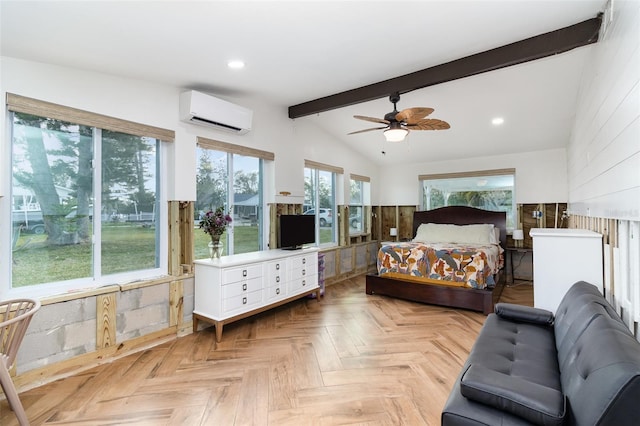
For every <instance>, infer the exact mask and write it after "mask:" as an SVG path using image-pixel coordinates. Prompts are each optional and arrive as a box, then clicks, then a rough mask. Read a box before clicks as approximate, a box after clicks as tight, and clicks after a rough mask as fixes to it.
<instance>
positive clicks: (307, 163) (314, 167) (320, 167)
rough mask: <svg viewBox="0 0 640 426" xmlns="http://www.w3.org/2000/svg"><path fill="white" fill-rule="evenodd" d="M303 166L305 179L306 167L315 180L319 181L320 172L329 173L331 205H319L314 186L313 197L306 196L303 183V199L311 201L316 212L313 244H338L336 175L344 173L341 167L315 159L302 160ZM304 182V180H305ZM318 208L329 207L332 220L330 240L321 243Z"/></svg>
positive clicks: (332, 245)
mask: <svg viewBox="0 0 640 426" xmlns="http://www.w3.org/2000/svg"><path fill="white" fill-rule="evenodd" d="M304 168H305V171H304V172H303V175H304V179H305V181H306V178H307V173H306V169H309V170H311V173H312V174H313V175H315V182H317V183H319V182H320V172H328V173H331V196H330V198H331V204H332V205H331V207H330V208H329V207H322V206H320V205H319V204H320V196H319V192H320V191H319V190H318V189H317V188H316V190H315V191H314V194H315V199H314V200H311V199H310V198H308V197H307V193H306V185H305V195H304V199H305V202H306V201H307V200H309V201H311V204H310V207H309V208H310V209H311V208H313V209H316V213H315V215H314V216H315V223H316V226H315V228H316V241H315V245H316V246H317V247H334V246H336V245H338V225H339V224H338V206H337V195H336V194H337V190H338V188H337V185H338V175H342V174H344V169H342V168H341V167H336V166H331V165H329V164H323V163H319V162H317V161H312V160H304ZM305 184H306V182H305ZM320 209H330V210H331V215H332V220H331V240H330V241H327V242H324V243H321V242H320V231H321V230H320ZM303 210H304V206H303ZM303 213H304V212H303Z"/></svg>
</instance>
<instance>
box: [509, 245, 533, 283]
mask: <svg viewBox="0 0 640 426" xmlns="http://www.w3.org/2000/svg"><path fill="white" fill-rule="evenodd" d="M506 252H507V259H506V260H507V262H508V263H509V267H510V268H511V269H510V271H511V281H510V284H513V282H514V280H515V273H514V271H513V255H514V254H515V253H519V254H520V256H521V259H522V257H524V256H525V255H526V254H527V253H533V249H530V248H525V247H507V248H506Z"/></svg>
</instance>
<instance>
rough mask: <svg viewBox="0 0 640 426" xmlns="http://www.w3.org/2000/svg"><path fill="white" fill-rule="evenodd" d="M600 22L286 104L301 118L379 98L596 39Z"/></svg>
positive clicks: (589, 22)
mask: <svg viewBox="0 0 640 426" xmlns="http://www.w3.org/2000/svg"><path fill="white" fill-rule="evenodd" d="M600 23H601V15H599V16H597V17H596V18H592V19H588V20H586V21H583V22H580V23H578V24H575V25H571V26H568V27H565V28H561V29H559V30H555V31H551V32H548V33H545V34H540V35H537V36H535V37H531V38H527V39H524V40H521V41H517V42H515V43H511V44H507V45H505V46H501V47H497V48H495V49H491V50H487V51H485V52H481V53H476V54H474V55H471V56H467V57H464V58H461V59H456V60H455V61H451V62H447V63H445V64H441V65H436V66H434V67H431V68H426V69H423V70H421V71H416V72H413V73H410V74H405V75H403V76H400V77H395V78H391V79H388V80H384V81H380V82H378V83H373V84H369V85H367V86H363V87H359V88H356V89H352V90H347V91H346V92H341V93H337V94H334V95H330V96H325V97H323V98H319V99H315V100H312V101H308V102H304V103H301V104H298V105H293V106H290V107H289V118H298V117H304V116H307V115H312V114H316V113H319V112H324V111H329V110H332V109H336V108H342V107H345V106H349V105H354V104H359V103H362V102H367V101H371V100H374V99H380V98H384V97H387V96H389V95H391V93H394V92H398V93H401V94H402V93H407V92H411V91H413V90H416V89H422V88H424V87H428V86H433V85H436V84H440V83H445V82H447V81H452V80H457V79H460V78H465V77H469V76H472V75H476V74H481V73H484V72H488V71H495V70H497V69H500V68H505V67H509V66H511V65H516V64H521V63H524V62H528V61H533V60H536V59H541V58H544V57H547V56H552V55H556V54H558V53H563V52H567V51H569V50H572V49H575V48H576V47H581V46H586V45H588V44H591V43H595V42H597V41H598V33H599V31H600Z"/></svg>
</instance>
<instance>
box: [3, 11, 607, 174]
mask: <svg viewBox="0 0 640 426" xmlns="http://www.w3.org/2000/svg"><path fill="white" fill-rule="evenodd" d="M604 5H605V0H555V1H546V0H500V1H491V0H476V1H473V0H467V1H464V0H459V1H438V0H432V1H429V0H425V1H297V2H294V1H255V2H249V1H127V2H118V1H79V2H78V1H55V0H54V1H40V2H38V1H35V2H34V1H29V2H25V1H6V0H2V1H1V2H0V19H1V21H0V27H1V29H0V31H1V32H0V36H1V44H0V53H1V54H2V55H3V56H10V57H16V58H22V59H27V60H32V61H38V62H46V63H51V64H58V65H64V66H71V67H76V68H80V69H87V70H93V71H98V72H103V73H110V74H114V75H120V76H126V77H131V78H139V79H145V80H149V81H155V82H159V83H163V84H170V85H173V86H177V87H183V88H190V89H196V90H201V91H205V92H208V93H212V94H216V95H218V96H220V97H222V98H225V97H226V98H227V99H229V98H234V97H235V98H238V97H239V98H242V97H258V98H262V99H264V100H265V101H268V102H270V103H273V104H275V105H279V106H282V107H283V108H288V109H289V112H290V115H291V116H298V115H304V116H301V117H300V118H295V120H305V121H309V122H311V123H313V124H314V125H317V126H318V127H319V128H320V129H322V131H324V132H326V133H327V134H328V135H331V136H332V137H335V138H336V139H338V140H341V141H343V143H345V144H348V145H349V146H350V147H352V148H353V149H354V150H355V151H357V152H359V153H360V154H361V155H363V156H365V157H368V158H370V159H371V161H373V162H375V163H378V164H381V165H385V164H397V163H399V162H402V161H416V162H420V161H438V160H445V159H454V158H460V157H463V156H471V157H477V156H482V155H494V154H497V153H517V152H523V151H532V150H542V149H552V148H560V147H563V146H565V145H566V143H567V142H568V140H569V136H570V132H571V126H572V122H573V116H574V112H575V103H576V99H577V95H578V87H579V80H580V75H581V72H582V68H583V66H584V62H585V59H586V57H587V55H588V53H589V49H590V47H589V45H587V46H585V47H578V48H576V49H573V50H570V51H568V52H566V53H559V54H554V55H552V56H547V57H545V58H542V59H537V60H535V61H531V62H524V63H519V64H517V65H512V66H509V67H506V68H500V69H497V70H494V71H490V72H485V73H479V74H475V73H473V74H475V75H472V76H468V77H464V78H460V79H454V80H451V81H445V82H442V83H439V84H435V85H429V86H427V87H424V88H419V89H415V90H412V89H414V88H413V87H411V85H412V84H414V83H411V84H408V85H405V86H404V87H402V88H398V89H397V90H399V91H401V92H406V93H403V94H402V96H401V100H400V102H399V103H398V109H403V108H408V107H414V106H425V107H432V108H434V109H435V112H434V113H433V114H432V115H431V117H433V118H440V119H443V120H446V121H447V122H449V123H450V124H451V129H450V130H446V131H420V132H411V134H410V135H409V137H408V138H407V140H406V141H405V142H403V143H401V144H395V145H391V144H389V143H385V142H383V141H384V138H383V136H382V134H381V133H379V132H367V133H363V134H358V135H351V136H347V135H346V134H347V133H349V132H352V131H355V130H359V129H363V128H367V127H374V126H375V125H374V126H371V125H372V124H374V123H367V122H365V121H360V120H356V119H354V118H353V115H355V114H359V115H366V116H373V117H380V118H382V117H383V116H384V115H385V114H386V113H387V112H389V111H391V110H392V109H393V106H392V105H391V104H390V103H389V100H388V95H389V93H385V92H386V90H385V89H386V87H385V86H375V85H376V83H380V82H385V81H387V80H390V79H394V78H396V77H400V76H405V75H415V74H416V72H419V71H421V70H428V69H433V68H434V67H437V66H439V65H441V64H447V63H450V62H452V61H456V60H458V59H460V58H465V57H469V56H472V55H477V54H479V53H481V52H485V51H489V50H491V49H496V48H499V47H501V46H505V45H509V44H511V43H514V42H518V41H520V40H525V39H528V38H531V37H535V36H538V35H541V34H545V33H548V32H551V31H555V30H558V29H562V28H565V27H569V26H572V25H574V24H578V23H581V22H583V21H587V20H590V19H593V18H595V17H596V16H597V14H598V13H599V12H601V11H602V10H603V9H604ZM558 43H560V44H561V41H560V42H559V41H558V37H551V39H550V40H549V41H548V42H547V43H544V44H545V45H547V46H558V45H559V44H558ZM543 47H544V46H543ZM512 50H513V51H514V53H515V54H521V55H522V56H527V54H528V52H527V51H525V50H524V49H518V48H516V49H512ZM543 50H544V49H543ZM548 50H550V51H551V53H553V47H550V48H549V49H548ZM476 57H479V56H476ZM484 58H485V59H484V60H487V59H486V56H484ZM232 59H242V60H243V61H244V62H245V63H246V66H245V68H244V69H242V70H230V69H229V68H228V67H227V61H229V60H232ZM468 65H469V66H471V67H472V68H473V66H478V67H481V66H483V64H478V63H476V61H473V60H472V61H470V62H469V64H468ZM427 73H428V72H427ZM449 74H451V71H450V70H449V69H445V72H443V73H442V74H441V75H444V76H445V77H446V75H449ZM444 80H447V78H444ZM396 81H397V80H396ZM369 86H375V87H376V89H377V92H375V93H374V92H371V93H369V94H368V95H366V96H363V97H360V96H361V95H362V94H361V93H359V94H357V96H355V97H351V98H349V99H348V100H347V101H346V102H345V101H344V99H343V100H339V99H340V96H344V94H345V93H347V94H349V96H351V95H353V93H355V92H358V91H357V90H354V89H359V88H363V87H369ZM415 87H419V86H418V85H416V86H415ZM340 94H342V95H340ZM334 95H338V96H337V97H336V96H334ZM378 96H379V97H378ZM325 98H328V99H329V100H336V99H338V101H337V104H336V105H335V106H338V108H337V109H329V110H327V111H324V110H325V109H326V108H325V107H322V108H320V109H318V110H317V111H323V112H317V113H316V112H315V110H313V108H312V109H310V111H312V114H311V115H307V114H308V111H306V112H305V113H304V114H298V115H296V114H295V108H296V107H300V106H301V105H302V106H304V105H309V104H311V105H313V102H310V101H315V100H318V99H325ZM341 102H342V104H341ZM340 105H348V106H340ZM335 106H332V107H331V108H334V107H335ZM289 107H293V108H289ZM292 110H293V111H294V114H291V111H292ZM497 116H501V117H503V118H504V120H505V122H504V124H503V125H502V126H493V125H492V124H491V120H492V118H494V117H497ZM382 151H384V152H385V153H386V154H385V155H383V154H382V153H381V152H382Z"/></svg>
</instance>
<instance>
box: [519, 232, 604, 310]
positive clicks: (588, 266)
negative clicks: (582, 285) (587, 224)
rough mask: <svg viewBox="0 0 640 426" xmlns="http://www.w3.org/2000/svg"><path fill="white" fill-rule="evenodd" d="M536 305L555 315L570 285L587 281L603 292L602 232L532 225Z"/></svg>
mask: <svg viewBox="0 0 640 426" xmlns="http://www.w3.org/2000/svg"><path fill="white" fill-rule="evenodd" d="M529 235H531V237H532V238H533V304H534V306H535V307H536V308H542V309H546V310H549V311H551V312H553V313H554V314H555V312H556V309H557V308H558V305H559V304H560V301H561V300H562V298H563V297H564V295H565V293H566V292H567V290H569V287H571V286H572V285H573V284H574V283H575V282H577V281H587V282H588V283H591V284H593V285H595V286H597V287H598V289H599V290H600V292H601V293H602V289H603V269H602V235H601V234H598V233H597V232H593V231H588V230H584V229H551V228H533V229H531V231H530V232H529Z"/></svg>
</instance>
